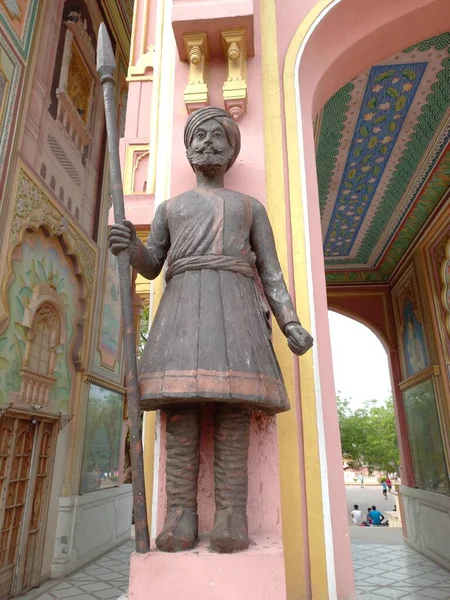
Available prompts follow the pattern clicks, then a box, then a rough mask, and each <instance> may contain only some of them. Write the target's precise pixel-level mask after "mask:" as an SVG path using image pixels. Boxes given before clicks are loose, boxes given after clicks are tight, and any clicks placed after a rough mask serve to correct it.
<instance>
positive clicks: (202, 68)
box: [183, 33, 209, 114]
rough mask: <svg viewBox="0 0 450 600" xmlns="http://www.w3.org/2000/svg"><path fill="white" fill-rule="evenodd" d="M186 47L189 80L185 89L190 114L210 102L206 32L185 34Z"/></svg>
mask: <svg viewBox="0 0 450 600" xmlns="http://www.w3.org/2000/svg"><path fill="white" fill-rule="evenodd" d="M183 39H184V48H185V51H186V55H187V57H188V63H189V81H188V84H187V86H186V87H185V90H184V103H185V105H186V108H187V111H188V114H191V112H193V111H194V110H196V109H197V108H202V107H204V106H207V105H208V104H209V97H208V84H207V83H206V61H207V60H208V56H209V52H208V37H207V35H206V33H198V34H192V33H189V34H185V35H184V36H183Z"/></svg>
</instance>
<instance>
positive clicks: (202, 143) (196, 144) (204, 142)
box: [186, 119, 233, 175]
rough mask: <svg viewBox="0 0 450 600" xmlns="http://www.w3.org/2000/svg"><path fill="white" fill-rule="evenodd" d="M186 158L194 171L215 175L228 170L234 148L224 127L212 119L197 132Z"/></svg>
mask: <svg viewBox="0 0 450 600" xmlns="http://www.w3.org/2000/svg"><path fill="white" fill-rule="evenodd" d="M186 156H187V158H188V160H189V162H190V163H191V165H192V167H193V169H194V171H201V172H203V173H204V174H205V175H208V174H211V175H213V174H215V173H217V172H218V171H222V170H223V171H225V170H226V168H227V166H228V164H229V162H230V161H231V159H232V158H233V148H232V147H231V146H230V144H229V142H228V139H227V136H226V133H225V130H224V128H223V127H222V125H221V124H220V123H218V122H217V121H216V120H215V119H210V120H209V121H205V122H204V123H202V124H201V125H199V126H198V127H197V129H196V130H195V133H194V137H193V140H192V143H191V145H190V146H189V148H188V149H187V152H186Z"/></svg>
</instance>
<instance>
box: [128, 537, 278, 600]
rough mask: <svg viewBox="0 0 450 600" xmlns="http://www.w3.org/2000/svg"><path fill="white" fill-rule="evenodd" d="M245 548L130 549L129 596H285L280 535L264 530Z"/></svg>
mask: <svg viewBox="0 0 450 600" xmlns="http://www.w3.org/2000/svg"><path fill="white" fill-rule="evenodd" d="M257 542H258V543H257V544H256V545H254V546H251V547H250V548H249V549H248V550H246V551H245V552H240V553H238V554H214V553H212V552H208V549H207V542H206V541H202V542H201V543H200V544H199V545H198V546H197V548H195V549H194V550H191V551H190V552H180V553H177V554H165V553H163V552H159V551H154V552H150V553H148V554H136V553H135V554H132V555H131V563H130V587H129V592H128V597H129V599H130V600H162V599H164V600H178V599H179V598H182V599H183V600H286V582H285V574H284V559H283V550H282V545H281V541H280V539H279V538H278V537H270V536H264V537H260V538H258V540H257Z"/></svg>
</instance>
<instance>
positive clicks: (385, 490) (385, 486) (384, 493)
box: [381, 481, 387, 500]
mask: <svg viewBox="0 0 450 600" xmlns="http://www.w3.org/2000/svg"><path fill="white" fill-rule="evenodd" d="M381 486H382V488H383V496H384V497H385V499H386V500H387V484H386V481H382V482H381Z"/></svg>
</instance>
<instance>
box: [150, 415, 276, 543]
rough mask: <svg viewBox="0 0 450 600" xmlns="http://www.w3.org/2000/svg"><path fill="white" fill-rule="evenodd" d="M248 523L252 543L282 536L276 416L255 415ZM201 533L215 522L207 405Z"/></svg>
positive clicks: (161, 509)
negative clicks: (264, 536)
mask: <svg viewBox="0 0 450 600" xmlns="http://www.w3.org/2000/svg"><path fill="white" fill-rule="evenodd" d="M165 460H166V454H165V420H164V415H162V419H161V455H160V477H159V485H158V517H157V528H158V532H159V531H160V530H161V528H162V525H163V522H164V515H165V508H166V494H165V484H166V481H165V471H164V464H165ZM248 464H249V487H248V502H247V512H248V524H249V535H250V538H251V539H252V540H254V539H256V538H258V536H261V535H281V516H280V491H279V487H280V486H279V483H278V448H277V438H276V424H275V419H274V418H273V417H268V416H266V415H263V414H261V413H254V415H253V418H252V424H251V434H250V448H249V460H248ZM197 498H198V512H199V531H200V532H201V533H203V532H209V531H211V529H212V526H213V522H214V512H215V503H214V442H213V409H212V407H211V406H205V407H204V408H203V414H202V442H201V449H200V476H199V491H198V496H197Z"/></svg>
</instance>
